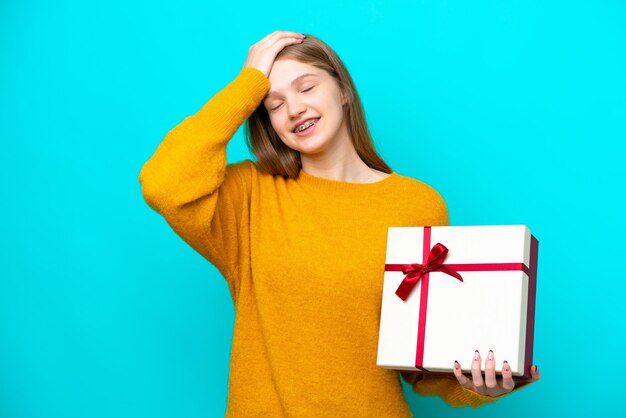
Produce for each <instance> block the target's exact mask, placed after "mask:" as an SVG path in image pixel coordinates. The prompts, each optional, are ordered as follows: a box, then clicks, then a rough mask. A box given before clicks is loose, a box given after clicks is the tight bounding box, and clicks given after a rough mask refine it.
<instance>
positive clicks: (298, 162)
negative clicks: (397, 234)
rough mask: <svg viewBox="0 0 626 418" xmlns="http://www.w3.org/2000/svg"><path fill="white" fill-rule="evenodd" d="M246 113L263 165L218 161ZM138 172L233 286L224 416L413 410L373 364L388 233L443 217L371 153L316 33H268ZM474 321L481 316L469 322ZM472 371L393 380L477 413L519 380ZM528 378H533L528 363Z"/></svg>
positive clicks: (339, 71) (354, 99) (417, 185)
mask: <svg viewBox="0 0 626 418" xmlns="http://www.w3.org/2000/svg"><path fill="white" fill-rule="evenodd" d="M246 120H248V123H247V125H246V128H247V129H246V138H247V140H248V145H249V147H250V149H251V150H252V152H253V153H254V154H255V156H256V158H257V161H255V162H253V161H251V160H244V161H241V162H237V163H234V164H227V160H226V145H227V143H228V141H229V140H230V139H231V138H232V137H233V135H234V134H235V132H236V131H237V129H238V128H239V127H240V126H241V125H242V124H243V123H244V121H246ZM139 180H140V182H141V184H142V190H143V194H144V197H145V199H146V201H147V202H148V204H149V205H150V206H151V207H152V208H154V209H155V210H156V211H158V212H159V213H161V214H162V215H163V216H164V217H165V219H166V220H167V221H168V223H169V224H170V225H171V226H172V228H173V229H174V230H175V231H176V232H177V233H178V234H179V235H180V236H181V237H182V238H183V239H184V240H185V241H186V242H188V243H189V244H190V245H191V246H192V247H193V248H194V249H196V250H197V251H198V252H199V253H200V254H202V255H203V256H204V257H206V258H207V259H208V260H209V261H210V262H211V263H213V264H214V265H215V266H216V267H217V268H218V269H219V270H220V272H221V273H222V274H223V276H224V278H225V279H226V281H227V282H228V285H229V289H230V293H231V296H232V299H233V302H234V306H235V311H236V319H235V329H234V333H233V343H232V352H231V364H230V376H229V387H228V405H227V411H226V415H227V416H238V417H239V416H245V417H247V416H260V415H268V416H358V417H365V416H375V417H387V416H389V417H402V416H410V415H411V413H410V410H409V408H408V406H407V403H406V401H405V399H404V396H403V392H402V385H401V381H400V373H398V372H397V371H393V370H387V369H383V368H380V367H378V366H376V355H377V344H378V326H379V316H380V303H381V295H382V268H383V266H384V263H385V243H386V237H387V228H388V227H389V226H419V225H447V224H448V213H447V209H446V206H445V203H444V201H443V200H442V198H441V197H440V195H439V194H438V193H437V192H436V191H435V190H434V189H432V188H431V187H429V186H427V185H426V184H424V183H422V182H420V181H418V180H415V179H413V178H410V177H406V176H402V175H400V174H398V173H395V172H393V171H392V170H391V168H389V166H388V165H387V164H385V162H384V161H383V160H382V159H381V158H380V156H379V155H378V154H377V153H376V151H375V149H374V146H373V143H372V139H371V137H370V134H369V131H368V128H367V124H366V122H365V116H364V112H363V108H362V106H361V102H360V99H359V96H358V94H357V91H356V89H355V87H354V84H353V82H352V79H351V77H350V75H349V74H348V72H347V70H346V68H345V66H344V65H343V63H342V62H341V60H340V59H339V57H338V56H337V55H336V54H335V53H334V52H333V51H332V50H331V49H330V48H329V47H328V46H327V45H326V44H324V43H323V42H322V41H320V40H319V39H317V38H315V37H312V36H304V35H302V34H300V33H296V32H283V31H276V32H273V33H271V34H269V35H267V36H266V37H265V38H263V39H262V40H261V41H259V42H257V43H256V44H254V45H253V46H251V47H250V49H249V52H248V57H247V59H246V62H245V64H244V66H243V68H242V70H241V72H240V73H239V74H238V75H237V77H236V78H235V79H234V80H233V81H232V82H231V83H230V84H228V85H227V86H226V87H225V88H224V89H222V90H221V91H219V92H218V93H217V94H216V95H215V96H214V97H213V98H212V99H211V100H209V101H208V102H207V103H206V104H205V105H204V106H203V107H202V108H201V109H200V110H199V111H198V112H197V113H196V114H195V115H193V116H190V117H187V118H186V119H184V120H183V121H182V123H180V124H179V125H178V126H176V127H175V128H174V129H173V130H171V131H170V132H169V133H168V134H167V135H166V137H165V139H164V140H163V142H162V143H161V144H160V145H159V147H158V149H157V150H156V152H155V153H154V155H153V156H152V157H151V158H150V159H149V160H148V161H147V162H146V163H145V165H144V167H143V168H142V170H141V173H140V176H139ZM477 326H480V325H477ZM470 355H475V360H474V362H473V364H472V375H471V377H468V376H465V375H463V373H462V371H461V367H460V365H459V364H458V363H457V364H456V365H455V367H456V368H455V376H453V375H449V376H447V375H430V374H423V373H408V372H404V373H402V376H403V377H404V379H405V380H406V381H407V382H409V383H410V384H411V385H412V386H413V389H414V391H415V392H416V393H420V394H428V395H431V394H436V395H439V396H441V397H442V398H443V399H444V400H445V401H446V402H447V403H448V404H450V405H453V406H461V405H470V406H473V407H478V406H480V405H482V404H485V403H488V402H492V401H494V400H495V399H496V396H499V395H503V394H506V393H509V392H511V391H512V390H513V389H514V388H516V389H517V388H519V387H521V386H522V385H523V384H527V383H528V382H525V383H523V384H520V383H518V384H517V386H516V384H515V382H514V381H513V379H512V376H511V371H510V369H507V366H506V364H505V365H504V367H503V370H504V371H503V373H502V375H503V377H502V378H501V379H500V378H496V375H495V371H494V368H495V358H494V356H493V353H491V352H490V353H488V354H487V359H486V360H485V363H486V372H485V375H484V376H483V375H482V373H481V370H480V364H481V361H482V360H481V355H480V353H478V352H476V353H474V354H472V353H468V358H469V356H470ZM532 372H533V380H536V379H538V378H539V373H538V371H537V369H536V367H534V366H533V369H532Z"/></svg>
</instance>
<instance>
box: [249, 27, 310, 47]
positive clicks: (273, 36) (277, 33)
mask: <svg viewBox="0 0 626 418" xmlns="http://www.w3.org/2000/svg"><path fill="white" fill-rule="evenodd" d="M282 36H291V37H298V36H300V37H302V36H304V35H303V34H301V33H300V32H293V31H285V30H275V31H274V32H271V33H268V34H267V35H266V36H265V37H264V38H263V39H261V40H260V41H259V42H257V43H259V44H260V43H263V42H267V41H268V40H270V39H272V40H274V39H276V38H280V37H282Z"/></svg>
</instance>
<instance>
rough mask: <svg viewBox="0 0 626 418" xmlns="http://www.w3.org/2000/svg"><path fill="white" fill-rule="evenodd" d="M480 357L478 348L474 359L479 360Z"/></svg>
mask: <svg viewBox="0 0 626 418" xmlns="http://www.w3.org/2000/svg"><path fill="white" fill-rule="evenodd" d="M479 357H480V355H479V354H478V350H476V352H475V353H474V360H478V358H479Z"/></svg>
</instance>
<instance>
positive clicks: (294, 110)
mask: <svg viewBox="0 0 626 418" xmlns="http://www.w3.org/2000/svg"><path fill="white" fill-rule="evenodd" d="M286 106H287V112H288V114H289V117H290V118H291V119H295V118H297V117H298V116H300V115H301V114H302V113H303V112H304V111H306V106H305V104H304V103H302V102H301V101H300V100H297V99H294V100H291V101H289V102H287V103H286Z"/></svg>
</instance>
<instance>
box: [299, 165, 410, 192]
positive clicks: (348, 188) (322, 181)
mask: <svg viewBox="0 0 626 418" xmlns="http://www.w3.org/2000/svg"><path fill="white" fill-rule="evenodd" d="M398 177H399V175H398V174H397V173H396V172H395V171H394V172H392V173H391V174H390V175H389V176H387V177H385V178H384V179H382V180H378V181H375V182H373V183H353V182H349V181H341V180H332V179H327V178H324V177H316V176H313V175H311V174H309V173H307V172H306V171H304V170H302V169H301V170H300V173H299V174H298V178H297V179H296V182H297V183H298V184H300V185H302V186H303V187H306V188H310V189H315V190H319V191H327V192H331V193H351V194H370V193H376V192H377V191H381V190H384V189H386V188H388V187H389V186H391V185H392V184H393V183H395V181H396V180H397V179H398Z"/></svg>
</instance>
